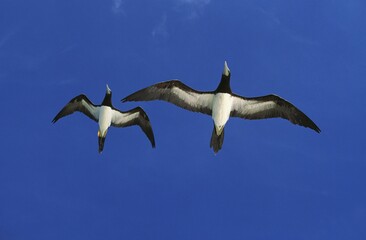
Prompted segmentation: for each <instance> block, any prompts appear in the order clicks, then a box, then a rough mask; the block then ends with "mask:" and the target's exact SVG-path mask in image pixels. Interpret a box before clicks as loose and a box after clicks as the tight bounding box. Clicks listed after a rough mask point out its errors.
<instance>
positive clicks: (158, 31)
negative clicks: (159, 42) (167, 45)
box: [151, 14, 169, 39]
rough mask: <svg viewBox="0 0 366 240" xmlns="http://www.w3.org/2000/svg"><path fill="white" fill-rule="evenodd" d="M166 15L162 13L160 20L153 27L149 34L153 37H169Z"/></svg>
mask: <svg viewBox="0 0 366 240" xmlns="http://www.w3.org/2000/svg"><path fill="white" fill-rule="evenodd" d="M167 18H168V17H167V15H166V14H164V15H163V17H162V18H161V20H160V22H159V23H158V24H157V25H156V26H155V27H154V28H153V30H152V32H151V35H152V36H153V38H157V37H159V38H164V39H165V38H168V37H169V33H168V28H167Z"/></svg>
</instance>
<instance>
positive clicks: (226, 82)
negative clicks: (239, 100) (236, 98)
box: [216, 75, 232, 93]
mask: <svg viewBox="0 0 366 240" xmlns="http://www.w3.org/2000/svg"><path fill="white" fill-rule="evenodd" d="M216 91H217V92H222V93H232V92H231V88H230V76H226V75H222V76H221V81H220V84H219V86H218V87H217V88H216Z"/></svg>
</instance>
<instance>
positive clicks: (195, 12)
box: [177, 0, 211, 20]
mask: <svg viewBox="0 0 366 240" xmlns="http://www.w3.org/2000/svg"><path fill="white" fill-rule="evenodd" d="M177 1H178V7H177V9H179V10H180V11H183V12H184V14H185V19H186V20H193V19H196V18H197V17H199V15H200V14H201V13H202V11H203V9H204V8H205V7H206V6H207V5H208V4H210V2H211V0H177Z"/></svg>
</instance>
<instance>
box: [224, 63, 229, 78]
mask: <svg viewBox="0 0 366 240" xmlns="http://www.w3.org/2000/svg"><path fill="white" fill-rule="evenodd" d="M222 74H223V75H225V76H229V74H230V69H229V67H228V66H227V62H226V61H225V63H224V71H223V73H222Z"/></svg>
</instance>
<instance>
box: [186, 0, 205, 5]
mask: <svg viewBox="0 0 366 240" xmlns="http://www.w3.org/2000/svg"><path fill="white" fill-rule="evenodd" d="M179 1H180V2H182V3H187V4H197V5H207V4H209V3H210V2H211V0H179Z"/></svg>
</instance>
